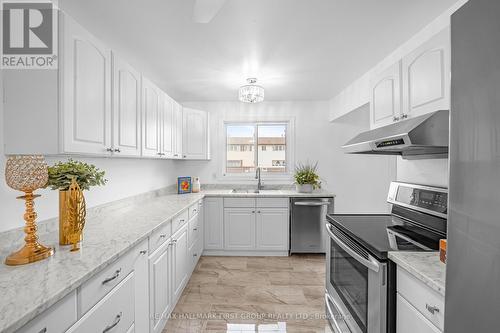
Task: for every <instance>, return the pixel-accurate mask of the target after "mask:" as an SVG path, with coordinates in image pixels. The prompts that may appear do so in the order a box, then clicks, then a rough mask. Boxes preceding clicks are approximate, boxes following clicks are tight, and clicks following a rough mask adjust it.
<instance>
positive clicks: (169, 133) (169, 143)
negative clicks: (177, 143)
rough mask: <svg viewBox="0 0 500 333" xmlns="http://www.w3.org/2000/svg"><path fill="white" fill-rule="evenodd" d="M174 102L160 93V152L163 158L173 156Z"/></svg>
mask: <svg viewBox="0 0 500 333" xmlns="http://www.w3.org/2000/svg"><path fill="white" fill-rule="evenodd" d="M174 103H175V101H174V100H173V99H172V98H171V97H170V96H168V95H167V94H165V93H162V99H161V108H160V131H161V135H160V153H161V155H160V156H161V157H163V158H173V157H174V143H173V139H174V132H173V130H174Z"/></svg>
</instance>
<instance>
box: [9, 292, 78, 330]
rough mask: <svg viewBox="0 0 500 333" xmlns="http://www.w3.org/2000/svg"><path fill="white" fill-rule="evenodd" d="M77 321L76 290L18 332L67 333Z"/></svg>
mask: <svg viewBox="0 0 500 333" xmlns="http://www.w3.org/2000/svg"><path fill="white" fill-rule="evenodd" d="M76 320H77V313H76V290H74V291H72V292H71V293H70V294H69V295H67V296H65V297H64V298H63V299H62V300H60V301H59V302H57V303H56V304H54V305H53V306H51V307H50V308H49V309H47V310H45V311H44V312H42V313H41V314H40V315H39V316H38V317H36V318H35V319H33V320H32V321H30V322H29V323H28V324H26V325H25V326H23V327H22V328H21V329H20V330H18V331H16V332H17V333H40V332H47V333H62V332H66V330H67V329H68V328H69V327H70V326H71V325H73V324H74V323H75V322H76Z"/></svg>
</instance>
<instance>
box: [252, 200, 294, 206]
mask: <svg viewBox="0 0 500 333" xmlns="http://www.w3.org/2000/svg"><path fill="white" fill-rule="evenodd" d="M288 201H289V199H288V198H257V208H288Z"/></svg>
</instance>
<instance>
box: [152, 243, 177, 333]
mask: <svg viewBox="0 0 500 333" xmlns="http://www.w3.org/2000/svg"><path fill="white" fill-rule="evenodd" d="M170 243H171V240H168V241H166V242H165V243H164V244H163V245H162V246H161V247H160V248H159V249H158V250H156V251H155V253H153V254H152V255H151V257H150V258H149V309H150V315H149V319H150V321H149V323H150V327H151V330H150V332H151V333H160V332H162V331H163V328H164V327H165V323H166V322H167V319H168V315H169V314H170V312H171V310H172V305H173V297H172V283H171V281H172V263H173V262H172V247H171V245H170ZM146 332H147V331H146Z"/></svg>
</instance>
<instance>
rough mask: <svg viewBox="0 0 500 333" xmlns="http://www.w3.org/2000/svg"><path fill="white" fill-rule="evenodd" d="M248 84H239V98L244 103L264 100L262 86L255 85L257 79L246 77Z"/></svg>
mask: <svg viewBox="0 0 500 333" xmlns="http://www.w3.org/2000/svg"><path fill="white" fill-rule="evenodd" d="M247 82H248V84H246V85H244V86H241V87H240V91H239V100H240V101H241V102H244V103H259V102H262V101H263V100H264V88H262V87H261V86H258V85H256V83H257V79H255V78H249V79H247Z"/></svg>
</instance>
